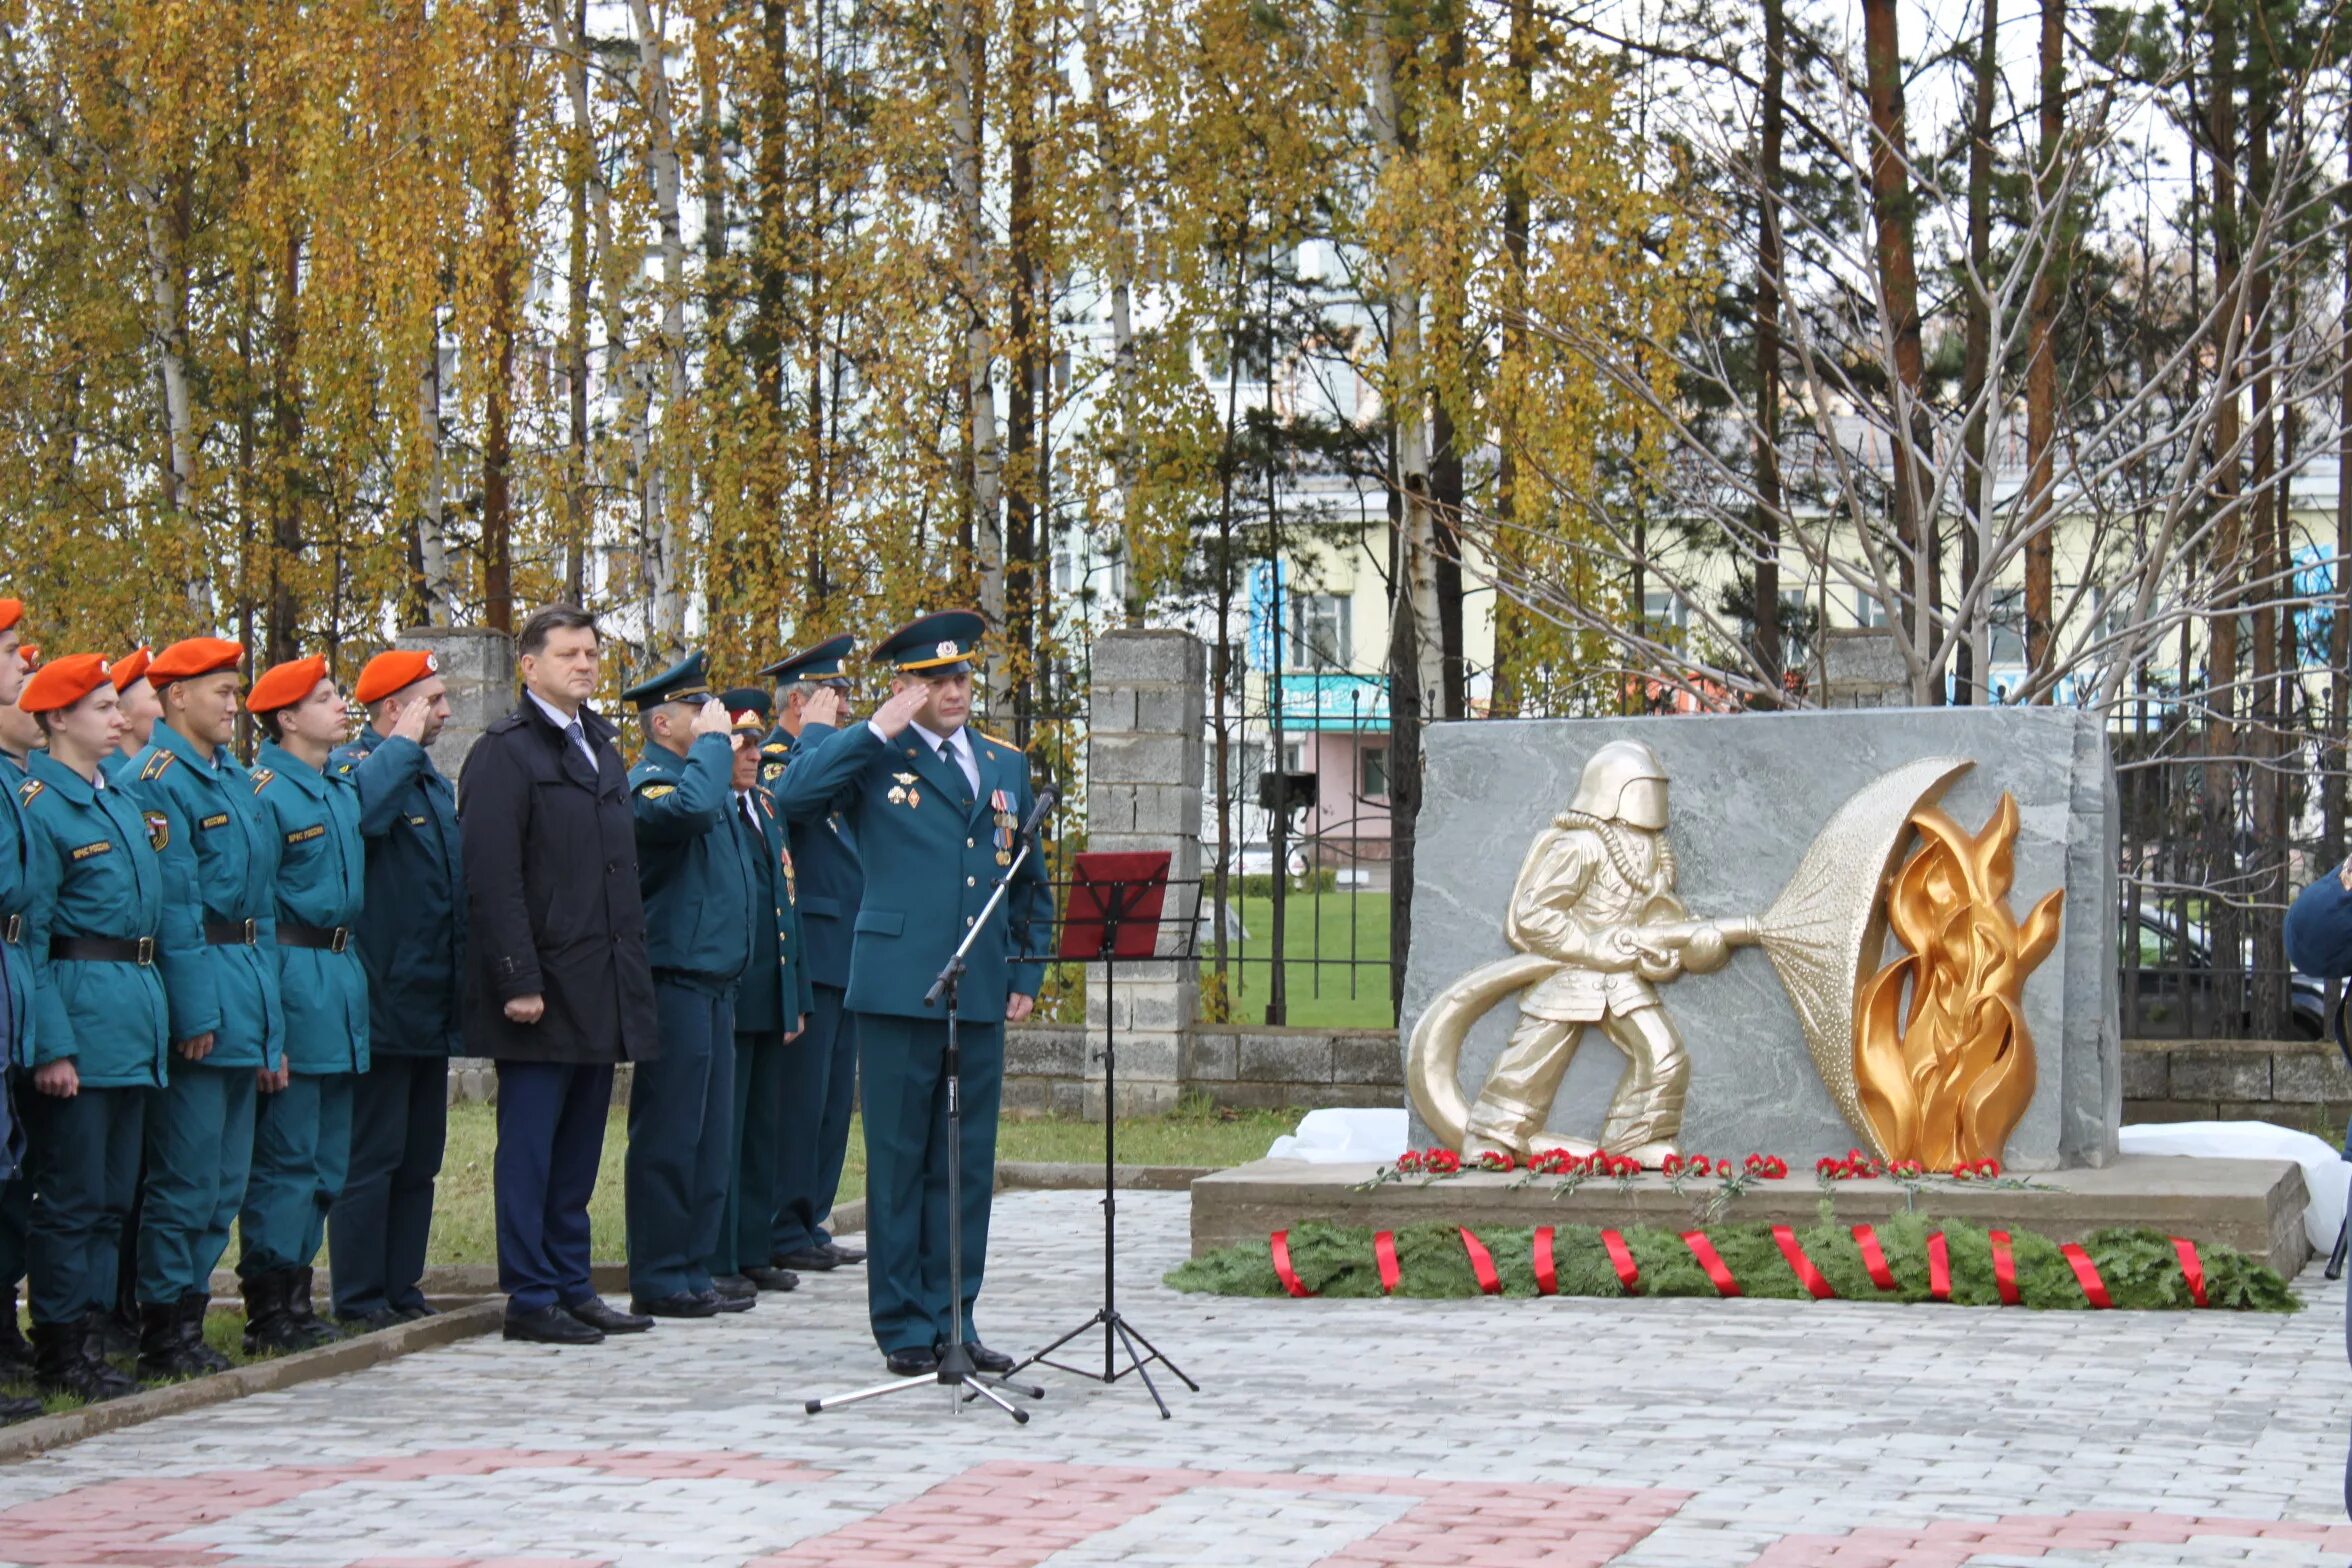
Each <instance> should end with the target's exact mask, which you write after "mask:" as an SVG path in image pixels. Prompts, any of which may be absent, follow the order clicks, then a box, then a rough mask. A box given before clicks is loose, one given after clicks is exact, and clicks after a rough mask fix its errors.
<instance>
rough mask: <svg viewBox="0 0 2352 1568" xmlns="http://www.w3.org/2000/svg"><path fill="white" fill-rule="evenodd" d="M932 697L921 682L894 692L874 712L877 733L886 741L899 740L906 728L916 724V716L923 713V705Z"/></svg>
mask: <svg viewBox="0 0 2352 1568" xmlns="http://www.w3.org/2000/svg"><path fill="white" fill-rule="evenodd" d="M930 695H931V694H930V693H929V692H928V691H927V690H925V689H924V686H923V683H922V682H921V681H915V682H913V683H911V684H909V685H908V687H907V688H906V690H904V691H896V692H892V693H891V694H890V700H889V701H888V702H886V703H884V704H882V706H881V707H879V708H876V709H875V710H874V718H873V725H874V730H875V732H876V733H877V734H879V735H880V736H881V737H882V738H883V739H884V740H896V739H898V737H899V736H900V735H901V734H903V733H905V731H906V727H907V726H908V725H909V724H912V723H913V722H914V719H915V715H916V714H918V713H920V712H922V711H923V704H924V703H925V702H926V701H928V700H929V699H930Z"/></svg>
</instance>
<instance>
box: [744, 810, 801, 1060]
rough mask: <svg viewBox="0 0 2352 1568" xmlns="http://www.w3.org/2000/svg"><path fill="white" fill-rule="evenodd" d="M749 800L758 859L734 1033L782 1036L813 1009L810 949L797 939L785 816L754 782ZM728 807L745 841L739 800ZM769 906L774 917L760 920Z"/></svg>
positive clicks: (795, 880) (796, 899)
mask: <svg viewBox="0 0 2352 1568" xmlns="http://www.w3.org/2000/svg"><path fill="white" fill-rule="evenodd" d="M751 804H752V807H753V809H754V810H756V811H758V812H759V815H760V837H759V846H760V849H759V858H758V861H757V863H756V864H755V865H754V867H753V874H754V877H755V880H754V882H753V884H752V890H753V897H754V898H756V899H757V900H758V902H757V903H755V904H753V906H752V922H751V963H750V965H749V967H747V968H746V969H745V970H744V971H743V983H742V984H741V985H740V986H738V987H737V988H736V990H735V1032H736V1033H737V1034H785V1033H789V1032H790V1031H792V1030H794V1029H797V1028H798V1027H800V1020H801V1018H802V1017H803V1016H804V1015H806V1014H808V1013H811V1012H814V1011H815V1010H816V1006H817V992H816V987H815V986H814V985H812V984H811V983H810V976H809V966H808V952H807V948H806V946H805V945H804V943H803V941H802V938H801V925H800V888H799V877H798V875H797V873H796V872H795V870H794V867H793V863H792V850H791V848H790V847H789V846H788V845H787V844H786V842H785V834H784V819H783V818H782V817H780V816H778V815H777V814H776V802H775V801H774V800H773V799H771V798H770V797H769V795H768V792H767V791H766V790H764V789H761V788H760V787H759V786H758V785H756V784H755V785H753V786H752V788H751ZM727 805H728V809H729V810H730V811H731V812H732V813H733V815H734V817H735V819H736V821H735V828H736V831H737V832H739V833H741V834H742V835H743V841H744V843H746V844H750V843H751V842H752V837H751V829H750V827H749V826H748V825H746V824H745V823H744V822H743V820H742V818H743V806H742V803H741V802H739V801H737V800H736V799H735V798H734V796H733V795H732V794H730V795H729V796H728V798H727ZM770 906H772V907H773V908H774V909H775V911H776V916H775V919H774V920H772V921H768V920H762V919H760V918H759V915H760V912H761V910H762V909H764V908H767V907H770Z"/></svg>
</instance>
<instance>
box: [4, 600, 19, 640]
mask: <svg viewBox="0 0 2352 1568" xmlns="http://www.w3.org/2000/svg"><path fill="white" fill-rule="evenodd" d="M23 619H24V601H23V600H22V599H0V632H6V631H14V630H15V629H16V623H17V622H19V621H21V620H23Z"/></svg>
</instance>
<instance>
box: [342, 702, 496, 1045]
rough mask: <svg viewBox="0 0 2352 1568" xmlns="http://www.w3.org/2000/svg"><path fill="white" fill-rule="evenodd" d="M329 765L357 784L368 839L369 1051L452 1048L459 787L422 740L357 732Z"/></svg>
mask: <svg viewBox="0 0 2352 1568" xmlns="http://www.w3.org/2000/svg"><path fill="white" fill-rule="evenodd" d="M327 766H329V767H330V768H333V769H335V770H336V771H337V772H342V773H348V774H349V776H350V778H351V782H352V783H353V784H355V785H357V786H358V788H359V834H360V837H361V838H362V839H364V840H366V842H367V898H366V900H365V902H366V906H367V913H366V914H365V915H364V916H363V917H362V918H361V920H360V923H359V952H360V958H361V959H362V961H363V962H364V963H365V965H366V967H367V977H368V1055H369V1057H370V1058H371V1059H372V1058H374V1057H378V1056H451V1055H455V1054H457V1043H458V1031H459V1027H460V1017H461V1014H460V1009H461V1008H462V1006H463V1005H464V1002H465V974H464V969H463V965H464V962H465V898H464V889H465V880H464V872H463V870H462V868H461V862H460V861H459V859H458V835H457V791H456V790H454V789H452V788H450V785H449V780H448V779H446V778H444V777H442V775H441V770H440V769H439V768H436V767H434V766H433V759H432V757H431V755H430V754H429V753H427V752H426V750H425V748H424V747H422V746H420V745H418V744H417V743H416V742H414V741H412V740H407V739H404V738H402V737H399V736H389V737H387V736H381V735H378V734H377V733H376V732H375V731H374V730H372V729H365V730H361V731H360V732H359V738H358V739H357V740H355V741H353V742H351V744H349V745H348V746H342V747H338V748H337V749H336V751H335V754H334V755H333V756H331V757H329V758H328V759H327Z"/></svg>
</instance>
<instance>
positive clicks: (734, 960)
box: [621, 650, 773, 1318]
mask: <svg viewBox="0 0 2352 1568" xmlns="http://www.w3.org/2000/svg"><path fill="white" fill-rule="evenodd" d="M621 698H622V700H623V701H625V702H629V703H633V704H635V706H636V708H637V711H638V714H639V716H640V717H642V718H643V719H644V721H645V739H646V745H645V754H644V756H642V757H641V758H639V759H638V762H637V765H636V766H635V767H634V768H631V769H630V770H629V809H630V812H631V814H632V815H633V816H634V818H635V819H636V825H637V879H638V887H639V889H640V891H641V892H642V893H643V895H644V900H645V943H646V951H647V956H648V957H649V959H650V961H651V964H652V968H653V999H654V1013H655V1018H656V1020H657V1022H658V1025H659V1031H660V1040H661V1043H660V1049H659V1051H658V1052H657V1054H656V1055H655V1057H654V1059H653V1060H651V1061H645V1062H639V1063H638V1064H637V1067H636V1071H635V1074H634V1076H633V1077H632V1078H631V1079H630V1083H629V1153H628V1158H627V1160H626V1162H625V1164H624V1167H623V1169H624V1172H625V1175H626V1184H625V1189H624V1197H625V1200H626V1208H627V1216H628V1229H629V1238H628V1255H629V1294H630V1298H631V1302H632V1305H633V1306H634V1308H635V1310H636V1311H638V1312H640V1313H643V1314H645V1315H647V1316H650V1317H676V1318H699V1317H709V1316H710V1315H712V1314H713V1313H716V1312H721V1311H743V1310H745V1309H747V1308H749V1307H750V1306H751V1305H752V1303H753V1301H754V1300H755V1299H756V1297H757V1294H758V1293H757V1291H756V1290H755V1289H754V1288H753V1287H752V1286H751V1285H750V1284H749V1283H748V1282H746V1283H742V1284H739V1285H731V1286H730V1288H729V1289H727V1290H726V1291H721V1290H719V1289H718V1288H717V1287H716V1285H715V1284H714V1282H713V1280H712V1277H711V1272H710V1258H711V1255H712V1254H713V1253H715V1252H717V1251H718V1250H719V1226H720V1222H721V1221H722V1219H723V1218H724V1217H725V1212H726V1203H727V1172H728V1166H729V1162H730V1158H731V1156H732V1155H733V1152H734V1150H733V1146H732V1141H731V1139H730V1137H729V1132H728V1128H729V1121H730V1118H731V1117H732V1116H733V1114H734V1107H735V1021H734V1019H735V987H736V984H737V982H738V981H740V980H741V979H742V978H743V971H744V968H745V966H746V965H748V964H749V963H750V962H751V928H752V911H753V900H754V899H755V897H757V896H758V894H757V891H756V888H755V882H754V879H755V868H754V867H753V865H752V858H751V856H750V854H749V853H748V852H747V851H746V849H745V847H744V842H743V835H742V834H741V833H738V832H737V831H736V830H735V829H734V827H733V826H732V825H731V824H730V822H729V820H728V815H727V810H728V805H729V803H730V801H731V799H732V791H731V788H730V780H731V779H732V778H733V776H734V756H735V744H734V740H733V729H734V726H733V722H732V721H731V720H730V719H729V718H728V717H727V708H726V705H725V704H724V703H722V702H720V701H719V700H718V699H717V698H716V697H713V696H712V695H711V692H710V682H709V679H708V678H707V676H706V675H705V673H704V662H703V656H702V654H701V652H700V651H699V650H697V651H696V652H694V653H690V654H688V655H687V656H686V657H685V658H684V659H681V660H680V661H679V662H678V663H676V664H675V665H672V666H671V667H670V668H669V669H666V670H664V671H662V673H661V674H659V675H656V676H655V677H653V679H651V680H649V681H644V682H641V683H640V684H638V685H636V686H632V687H630V688H629V689H628V690H627V691H625V692H623V693H621ZM759 912H760V913H761V914H762V915H763V916H766V915H767V906H766V905H764V904H763V905H760V906H759ZM768 918H771V919H772V918H773V917H772V916H768Z"/></svg>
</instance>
